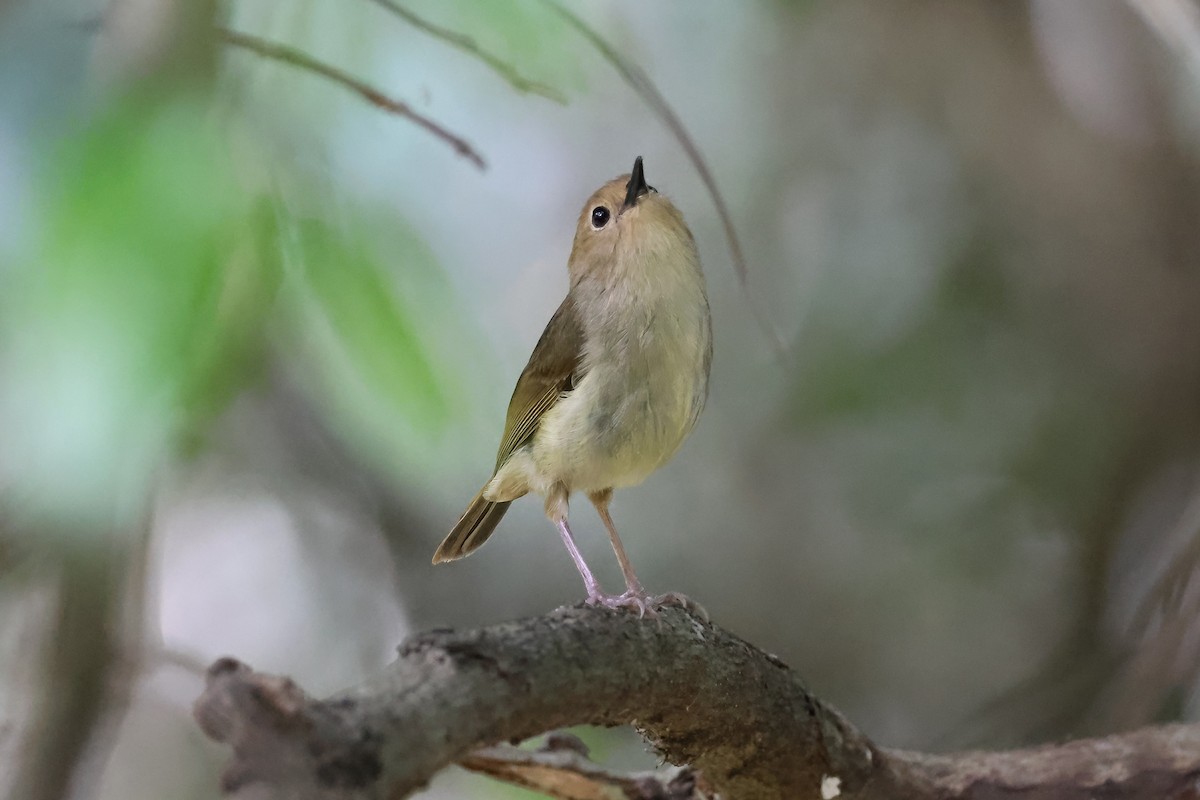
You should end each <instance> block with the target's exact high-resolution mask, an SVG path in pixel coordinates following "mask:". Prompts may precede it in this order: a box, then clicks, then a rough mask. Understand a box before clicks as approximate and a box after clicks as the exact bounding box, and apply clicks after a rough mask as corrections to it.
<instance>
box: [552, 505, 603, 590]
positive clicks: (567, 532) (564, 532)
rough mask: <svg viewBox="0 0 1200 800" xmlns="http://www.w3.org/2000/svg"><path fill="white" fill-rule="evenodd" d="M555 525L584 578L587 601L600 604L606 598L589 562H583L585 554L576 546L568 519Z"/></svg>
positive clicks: (576, 567)
mask: <svg viewBox="0 0 1200 800" xmlns="http://www.w3.org/2000/svg"><path fill="white" fill-rule="evenodd" d="M554 524H555V526H556V527H557V528H558V533H559V535H560V536H562V540H563V544H565V545H566V546H567V552H568V553H570V554H571V560H572V561H574V562H575V569H577V570H579V574H580V575H582V576H583V585H584V587H585V588H586V589H587V601H588V602H589V603H592V604H595V603H598V602H600V601H601V600H603V599H604V596H605V595H604V592H603V591H602V590H601V589H600V582H599V581H597V580H596V576H595V575H593V574H592V571H591V570H590V569H588V565H587V562H586V561H584V560H583V554H582V553H580V552H579V547H578V546H577V545H576V544H575V537H574V536H572V535H571V529H570V528H569V527H568V526H567V520H566V518H563V519H560V520H558V521H557V522H555V523H554Z"/></svg>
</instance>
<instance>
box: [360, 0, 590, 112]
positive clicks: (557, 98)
mask: <svg viewBox="0 0 1200 800" xmlns="http://www.w3.org/2000/svg"><path fill="white" fill-rule="evenodd" d="M371 2H373V3H375V5H377V6H379V7H381V8H383V9H384V10H385V11H388V12H390V13H392V14H395V15H396V16H397V17H399V18H400V19H402V20H404V21H405V22H407V23H408V24H409V25H411V26H413V27H414V28H416V29H417V30H419V31H423V32H424V33H427V34H429V35H430V36H432V37H433V38H435V39H440V40H442V41H443V42H445V43H446V44H448V45H450V46H451V47H457V48H458V49H459V50H461V51H463V52H464V53H467V54H468V55H471V56H474V57H475V58H477V59H479V60H480V61H482V62H483V63H484V64H487V65H488V66H489V67H491V68H492V70H493V71H494V72H495V73H496V74H498V75H499V76H500V77H501V78H503V79H504V80H506V81H508V85H509V86H511V87H513V88H514V89H516V90H517V91H519V92H528V93H530V94H536V95H541V96H542V97H544V98H546V99H547V100H553V101H554V102H556V103H562V104H563V105H565V104H566V102H567V98H566V96H565V95H563V93H562V92H560V91H558V90H557V89H555V88H554V87H553V86H547V85H546V84H544V83H538V82H537V81H532V80H529V79H528V78H525V77H522V75H521V73H519V72H517V68H516V67H514V66H513V65H512V64H509V63H508V62H507V61H505V60H504V59H502V58H500V57H499V56H497V55H494V54H492V53H489V52H488V51H486V50H484V49H483V48H482V47H480V46H479V43H478V42H476V41H475V40H474V39H473V38H471V37H470V36H467V35H466V34H465V33H459V32H458V31H452V30H450V29H449V28H443V27H442V26H441V25H435V24H434V23H432V22H430V21H429V20H427V19H425V18H424V17H420V16H417V15H416V14H414V13H413V12H412V11H409V10H408V9H407V8H405V7H404V6H402V5H400V4H399V3H397V2H396V0H371Z"/></svg>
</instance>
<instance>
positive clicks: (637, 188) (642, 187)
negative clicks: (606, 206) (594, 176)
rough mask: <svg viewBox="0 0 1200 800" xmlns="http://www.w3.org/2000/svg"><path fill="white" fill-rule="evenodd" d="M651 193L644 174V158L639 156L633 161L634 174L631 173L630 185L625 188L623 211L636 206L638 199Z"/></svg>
mask: <svg viewBox="0 0 1200 800" xmlns="http://www.w3.org/2000/svg"><path fill="white" fill-rule="evenodd" d="M649 192H650V187H649V186H647V185H646V175H645V173H643V172H642V157H641V156H638V157H637V158H636V159H634V161H633V172H632V173H630V175H629V183H628V184H626V186H625V204H624V205H622V206H621V211H625V210H626V209H630V208H633V207H634V206H636V205H637V201H638V198H639V197H641V196H642V195H644V194H648V193H649Z"/></svg>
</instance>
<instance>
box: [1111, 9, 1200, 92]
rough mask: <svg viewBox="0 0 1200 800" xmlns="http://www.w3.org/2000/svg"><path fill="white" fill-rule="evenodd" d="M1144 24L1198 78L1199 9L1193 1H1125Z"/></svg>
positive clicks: (1199, 62) (1199, 45)
mask: <svg viewBox="0 0 1200 800" xmlns="http://www.w3.org/2000/svg"><path fill="white" fill-rule="evenodd" d="M1127 2H1128V3H1129V7H1130V8H1132V9H1133V10H1134V11H1135V12H1137V14H1138V15H1139V16H1141V18H1142V21H1143V22H1145V23H1146V26H1147V27H1149V28H1150V30H1152V31H1154V33H1155V34H1156V35H1157V36H1158V37H1159V38H1160V39H1162V40H1163V42H1164V43H1165V44H1166V45H1167V46H1168V47H1170V48H1171V49H1172V50H1174V51H1175V53H1176V54H1177V55H1179V56H1180V58H1182V59H1183V61H1184V63H1185V64H1186V65H1187V67H1188V69H1190V70H1191V71H1192V74H1193V77H1195V78H1196V79H1197V80H1200V8H1197V7H1196V5H1195V4H1194V3H1193V2H1192V0H1127Z"/></svg>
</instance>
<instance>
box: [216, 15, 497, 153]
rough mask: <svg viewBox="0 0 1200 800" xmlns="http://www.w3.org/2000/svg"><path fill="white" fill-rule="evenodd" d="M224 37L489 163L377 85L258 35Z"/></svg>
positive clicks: (229, 33)
mask: <svg viewBox="0 0 1200 800" xmlns="http://www.w3.org/2000/svg"><path fill="white" fill-rule="evenodd" d="M221 36H222V38H223V39H224V41H225V42H226V43H228V44H231V45H233V46H234V47H240V48H242V49H243V50H248V51H250V52H252V53H254V54H256V55H259V56H261V57H263V58H266V59H269V60H271V61H278V62H280V63H283V64H288V65H290V66H293V67H296V68H297V69H301V70H304V71H306V72H311V73H313V74H315V75H320V76H321V77H323V78H328V79H329V80H331V81H333V82H334V83H337V84H339V85H341V86H343V87H345V88H346V89H349V90H350V91H352V92H354V93H355V94H357V95H359V96H360V97H362V98H363V99H364V100H366V101H367V102H368V103H371V104H372V105H374V106H375V107H376V108H380V109H383V110H384V111H387V112H389V113H392V114H398V115H399V116H402V117H405V118H407V119H408V120H410V121H411V122H413V123H415V124H417V125H419V126H420V127H422V128H424V129H425V130H427V131H429V132H430V133H432V134H433V135H434V136H436V137H437V138H438V139H441V140H442V141H443V142H445V143H446V144H448V145H450V146H451V147H453V148H454V150H455V151H456V152H457V153H458V154H459V155H460V156H462V157H464V158H466V159H467V160H468V161H470V162H471V163H473V164H474V165H475V166H477V167H478V168H479V169H486V168H487V163H486V162H485V161H484V160H483V156H481V155H480V154H479V153H478V152H477V151H476V150H475V148H474V147H472V146H471V145H470V144H469V143H468V142H467V141H466V140H465V139H463V138H462V137H461V136H458V135H457V134H455V133H452V132H451V131H450V130H448V129H447V128H446V127H445V126H443V125H442V124H441V123H439V122H436V121H435V120H433V119H431V118H429V117H427V116H425V115H424V114H421V113H420V112H418V111H415V110H414V109H413V108H412V106H410V105H408V104H407V103H405V102H404V101H402V100H397V99H396V98H394V97H390V96H389V95H386V94H384V93H383V92H382V91H380V90H379V89H377V88H375V87H374V86H372V85H370V84H369V83H366V82H365V81H361V80H359V79H358V78H355V77H354V76H353V75H350V74H348V73H346V72H344V71H342V70H340V69H338V68H337V67H335V66H333V65H332V64H326V63H325V62H324V61H320V60H318V59H316V58H313V57H312V56H310V55H308V54H307V53H305V52H304V51H302V50H298V49H296V48H294V47H289V46H288V45H285V44H279V43H278V42H272V41H268V40H266V39H262V38H260V37H258V36H252V35H250V34H248V33H239V32H238V31H234V30H229V29H228V28H222V29H221Z"/></svg>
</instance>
